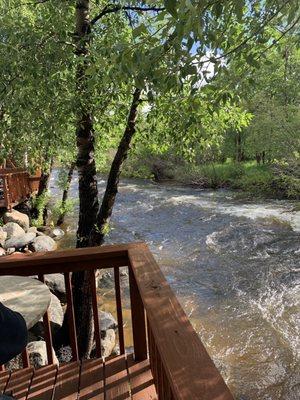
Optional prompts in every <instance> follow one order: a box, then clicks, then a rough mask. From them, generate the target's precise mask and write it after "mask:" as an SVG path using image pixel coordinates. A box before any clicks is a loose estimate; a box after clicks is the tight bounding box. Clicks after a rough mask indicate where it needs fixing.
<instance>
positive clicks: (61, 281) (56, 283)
mask: <svg viewBox="0 0 300 400" xmlns="http://www.w3.org/2000/svg"><path fill="white" fill-rule="evenodd" d="M45 283H46V285H47V286H48V288H49V289H50V290H51V292H53V293H54V294H55V295H56V296H57V297H58V298H59V299H61V300H62V301H65V300H66V286H65V278H64V276H63V275H62V274H48V275H45Z"/></svg>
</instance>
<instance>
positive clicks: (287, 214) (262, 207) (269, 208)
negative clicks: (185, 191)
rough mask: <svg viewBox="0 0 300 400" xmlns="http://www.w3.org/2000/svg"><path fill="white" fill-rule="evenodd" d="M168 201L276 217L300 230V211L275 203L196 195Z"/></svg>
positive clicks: (236, 213) (265, 217)
mask: <svg viewBox="0 0 300 400" xmlns="http://www.w3.org/2000/svg"><path fill="white" fill-rule="evenodd" d="M167 201H168V202H170V203H172V204H175V205H178V204H193V205H196V206H199V207H201V208H205V209H210V210H214V211H216V212H219V213H222V214H229V215H234V216H236V217H246V218H249V219H253V220H257V219H275V220H278V221H279V222H282V223H288V224H289V225H290V226H291V227H292V229H293V230H294V231H295V232H300V211H291V210H289V209H287V208H284V207H282V206H280V205H278V206H277V205H275V204H232V203H231V204H220V203H218V201H216V200H214V199H207V198H203V197H199V196H196V195H179V196H172V197H170V198H169V199H168V200H167Z"/></svg>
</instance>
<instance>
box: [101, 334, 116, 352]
mask: <svg viewBox="0 0 300 400" xmlns="http://www.w3.org/2000/svg"><path fill="white" fill-rule="evenodd" d="M115 346H116V333H115V331H114V330H113V329H108V330H107V331H106V332H105V335H104V337H102V336H101V353H102V356H103V357H109V356H110V355H111V354H112V352H113V350H114V348H115Z"/></svg>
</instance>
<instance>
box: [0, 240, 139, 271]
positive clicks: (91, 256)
mask: <svg viewBox="0 0 300 400" xmlns="http://www.w3.org/2000/svg"><path fill="white" fill-rule="evenodd" d="M131 246H132V245H131V244H129V245H117V246H115V245H113V246H102V247H93V248H83V249H67V250H58V251H51V252H45V253H33V254H24V256H23V257H22V258H20V259H15V258H12V257H11V256H4V257H1V259H0V276H1V275H19V276H31V275H36V274H52V273H60V272H75V271H84V270H86V271H87V270H92V269H95V268H97V269H103V268H111V267H121V266H127V265H128V252H127V251H128V248H130V247H131Z"/></svg>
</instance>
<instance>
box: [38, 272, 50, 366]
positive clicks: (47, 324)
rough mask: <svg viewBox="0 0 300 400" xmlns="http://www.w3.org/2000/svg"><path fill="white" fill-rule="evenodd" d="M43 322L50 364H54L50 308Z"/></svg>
mask: <svg viewBox="0 0 300 400" xmlns="http://www.w3.org/2000/svg"><path fill="white" fill-rule="evenodd" d="M38 277H39V280H40V281H41V282H43V283H45V278H44V275H42V274H39V275H38ZM43 323H44V329H45V341H46V349H47V358H48V364H53V363H54V358H53V343H52V332H51V325H50V320H49V313H48V310H47V311H46V312H45V314H44V316H43Z"/></svg>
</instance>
